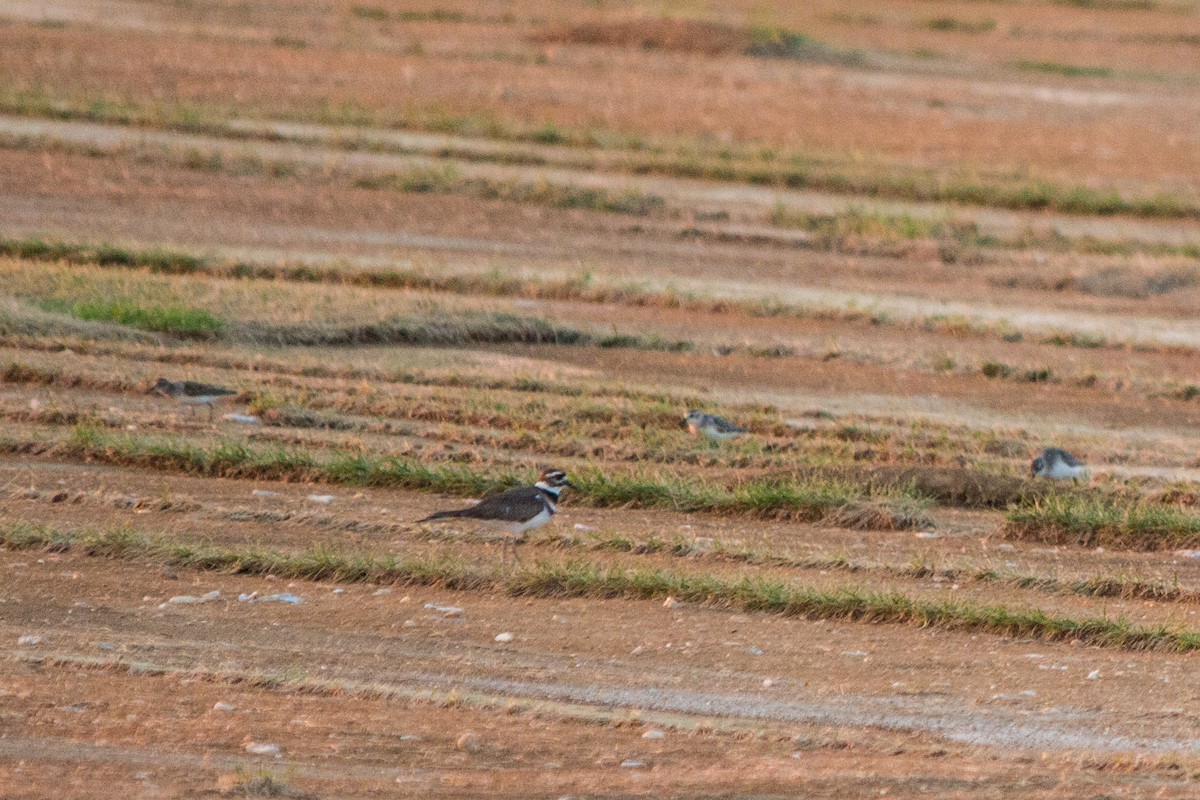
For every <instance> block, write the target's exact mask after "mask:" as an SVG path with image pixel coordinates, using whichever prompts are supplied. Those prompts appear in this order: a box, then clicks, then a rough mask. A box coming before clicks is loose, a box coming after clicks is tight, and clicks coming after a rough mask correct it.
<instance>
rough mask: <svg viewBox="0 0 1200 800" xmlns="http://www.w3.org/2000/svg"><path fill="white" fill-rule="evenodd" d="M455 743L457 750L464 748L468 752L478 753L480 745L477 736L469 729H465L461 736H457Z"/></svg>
mask: <svg viewBox="0 0 1200 800" xmlns="http://www.w3.org/2000/svg"><path fill="white" fill-rule="evenodd" d="M455 745H456V746H457V747H458V749H459V750H466V751H467V752H468V753H478V752H479V748H480V747H481V745H480V743H479V737H478V736H476V735H475V734H474V733H473V732H471V731H467V732H466V733H464V734H463V735H462V736H459V737H458V741H457V742H455Z"/></svg>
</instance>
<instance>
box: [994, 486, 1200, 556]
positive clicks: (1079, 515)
mask: <svg viewBox="0 0 1200 800" xmlns="http://www.w3.org/2000/svg"><path fill="white" fill-rule="evenodd" d="M1005 532H1006V534H1007V535H1008V536H1009V537H1010V538H1013V539H1024V540H1031V541H1038V542H1048V543H1053V544H1073V545H1080V546H1082V547H1098V546H1102V547H1112V548H1120V549H1131V550H1171V549H1176V548H1192V547H1197V546H1200V516H1196V515H1194V514H1189V513H1187V512H1186V511H1183V510H1181V509H1179V508H1174V507H1171V506H1164V505H1152V504H1149V503H1144V502H1132V503H1130V502H1125V503H1122V502H1120V501H1118V500H1115V499H1111V498H1104V497H1093V496H1087V495H1080V494H1062V495H1058V494H1055V495H1049V496H1046V497H1043V498H1040V499H1037V500H1033V501H1030V502H1026V503H1023V504H1021V505H1019V506H1017V507H1016V508H1013V509H1012V510H1010V511H1009V512H1008V517H1007V524H1006V526H1005Z"/></svg>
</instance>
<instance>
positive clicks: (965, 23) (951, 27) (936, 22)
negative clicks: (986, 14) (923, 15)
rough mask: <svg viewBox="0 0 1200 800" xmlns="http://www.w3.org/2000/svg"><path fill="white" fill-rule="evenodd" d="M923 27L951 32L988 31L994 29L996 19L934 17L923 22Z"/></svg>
mask: <svg viewBox="0 0 1200 800" xmlns="http://www.w3.org/2000/svg"><path fill="white" fill-rule="evenodd" d="M924 27H926V28H928V29H929V30H931V31H950V32H953V33H988V32H990V31H994V30H996V20H994V19H979V20H962V19H957V18H955V17H934V18H933V19H931V20H928V21H927V22H925V24H924Z"/></svg>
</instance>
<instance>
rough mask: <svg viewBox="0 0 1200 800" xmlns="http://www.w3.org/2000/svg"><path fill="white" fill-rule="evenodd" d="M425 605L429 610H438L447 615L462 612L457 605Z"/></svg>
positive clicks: (453, 615)
mask: <svg viewBox="0 0 1200 800" xmlns="http://www.w3.org/2000/svg"><path fill="white" fill-rule="evenodd" d="M425 607H426V608H428V609H430V610H431V611H440V612H442V613H443V614H445V615H446V616H447V617H457V616H459V615H460V614H462V613H463V610H462V609H461V608H459V607H458V606H443V605H439V604H437V603H426V604H425Z"/></svg>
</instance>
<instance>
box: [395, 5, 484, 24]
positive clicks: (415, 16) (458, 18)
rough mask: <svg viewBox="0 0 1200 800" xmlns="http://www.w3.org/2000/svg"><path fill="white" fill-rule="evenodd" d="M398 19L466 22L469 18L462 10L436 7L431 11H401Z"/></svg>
mask: <svg viewBox="0 0 1200 800" xmlns="http://www.w3.org/2000/svg"><path fill="white" fill-rule="evenodd" d="M396 19H398V20H400V21H401V22H466V21H467V19H468V18H467V15H466V14H464V13H462V12H461V11H450V10H448V9H445V8H435V9H433V10H431V11H400V12H398V13H397V14H396Z"/></svg>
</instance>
